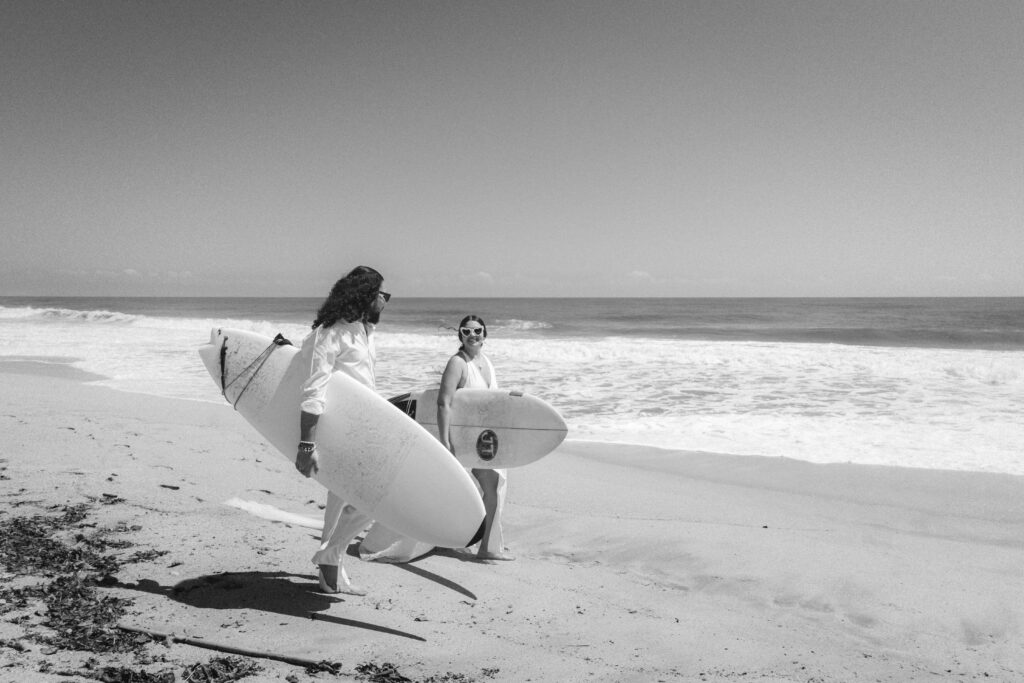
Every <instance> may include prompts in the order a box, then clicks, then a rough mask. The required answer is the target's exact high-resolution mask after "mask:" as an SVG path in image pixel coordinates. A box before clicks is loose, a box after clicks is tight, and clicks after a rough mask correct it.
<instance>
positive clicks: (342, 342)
mask: <svg viewBox="0 0 1024 683" xmlns="http://www.w3.org/2000/svg"><path fill="white" fill-rule="evenodd" d="M374 328H375V325H373V324H371V323H365V324H364V323H363V322H362V321H356V322H354V323H346V322H343V321H339V322H336V323H334V324H333V325H331V326H330V327H327V328H324V327H317V328H316V329H314V330H313V331H312V332H310V333H309V334H308V335H306V338H305V339H303V340H302V351H300V353H301V354H302V355H303V357H304V358H307V359H308V363H309V378H308V379H307V380H306V381H305V382H304V383H303V385H302V404H301V407H302V410H303V411H304V412H307V413H311V414H313V415H322V414H323V412H324V407H325V406H326V398H327V381H328V380H329V379H330V378H331V373H332V372H343V373H345V374H346V375H348V376H349V377H351V378H352V379H354V380H355V381H357V382H359V383H360V384H363V385H365V386H367V387H369V388H371V389H376V386H377V382H376V377H375V375H374V368H375V366H376V364H377V347H376V344H375V343H374V339H373V331H374Z"/></svg>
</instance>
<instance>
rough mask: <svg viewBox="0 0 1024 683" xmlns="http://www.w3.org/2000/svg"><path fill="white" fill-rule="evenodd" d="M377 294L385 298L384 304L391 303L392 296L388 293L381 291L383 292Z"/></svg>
mask: <svg viewBox="0 0 1024 683" xmlns="http://www.w3.org/2000/svg"><path fill="white" fill-rule="evenodd" d="M377 294H379V295H380V296H382V297H384V303H387V302H389V301H391V295H390V294H388V293H387V292H385V291H383V290H381V291H379V292H377Z"/></svg>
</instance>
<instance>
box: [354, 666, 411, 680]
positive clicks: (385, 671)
mask: <svg viewBox="0 0 1024 683" xmlns="http://www.w3.org/2000/svg"><path fill="white" fill-rule="evenodd" d="M356 671H357V672H358V673H359V675H358V676H356V680H359V681H370V683H412V679H411V678H406V677H405V676H403V675H402V674H400V673H398V669H397V668H396V667H395V665H394V664H392V663H391V662H384V663H383V664H376V663H374V662H366V663H365V664H360V665H359V666H357V667H356Z"/></svg>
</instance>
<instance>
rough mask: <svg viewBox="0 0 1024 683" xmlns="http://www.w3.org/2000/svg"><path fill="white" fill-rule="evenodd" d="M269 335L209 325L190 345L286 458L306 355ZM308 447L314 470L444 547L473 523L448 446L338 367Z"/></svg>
mask: <svg viewBox="0 0 1024 683" xmlns="http://www.w3.org/2000/svg"><path fill="white" fill-rule="evenodd" d="M278 340H280V341H281V342H282V343H281V344H277V343H275V341H278ZM278 340H271V339H270V338H269V337H264V336H263V335H260V334H256V333H254V332H248V331H244V330H233V329H223V328H215V329H213V330H212V331H211V333H210V343H209V344H207V345H205V346H203V347H201V348H200V349H199V355H200V357H202V359H203V363H204V364H205V365H206V368H207V370H209V372H210V375H211V376H212V377H213V380H214V382H215V383H216V384H217V386H218V387H219V388H220V389H221V391H222V393H223V395H224V397H225V398H226V399H227V400H228V402H229V403H231V404H232V405H233V406H234V407H235V409H236V410H237V411H238V412H239V414H241V415H242V417H244V418H245V419H246V421H248V422H249V424H251V425H252V426H253V427H255V428H256V430H257V431H258V432H259V433H260V434H262V435H263V437H264V438H266V439H267V441H269V442H270V443H271V444H272V445H273V446H274V447H275V448H277V449H278V450H279V451H280V452H281V454H282V455H284V457H285V458H287V459H288V460H289V462H293V463H294V462H295V451H296V446H297V444H298V442H299V404H300V402H301V400H300V395H301V387H302V384H303V382H304V381H305V379H306V377H308V375H309V367H310V358H309V357H308V352H307V353H306V354H303V353H300V352H299V350H298V349H296V348H295V347H294V346H291V345H290V344H289V343H288V342H287V341H286V340H283V339H282V338H280V336H279V338H278ZM317 450H318V452H319V454H320V472H319V473H318V474H316V475H314V478H315V479H316V480H317V481H318V482H320V483H321V484H322V485H324V486H326V487H327V488H328V489H330V490H331V491H333V492H335V493H336V494H338V495H339V496H340V497H341V498H342V499H344V500H345V501H346V502H348V503H350V504H352V505H354V506H355V507H356V508H358V509H359V510H361V511H363V512H365V513H366V514H368V515H370V516H372V517H373V518H374V519H376V520H378V521H380V522H382V523H383V524H385V525H387V526H388V527H390V528H392V529H395V530H398V531H400V532H401V533H403V534H407V535H409V536H411V537H413V538H416V539H420V540H422V541H425V542H429V543H432V544H434V545H438V546H444V547H461V546H465V545H470V544H472V543H473V542H474V540H475V539H476V538H477V534H478V533H479V532H480V531H481V525H482V524H483V519H484V507H483V503H482V502H481V500H480V495H479V493H478V492H477V489H476V487H475V485H474V483H473V481H472V479H471V478H470V475H469V474H468V473H467V472H466V471H465V470H464V469H463V468H462V466H461V465H459V463H458V462H456V460H455V459H454V458H452V456H451V453H449V452H448V451H447V450H446V449H445V448H444V447H443V446H442V445H441V444H440V442H439V441H438V440H437V438H436V437H434V436H432V435H431V434H429V433H428V432H427V431H426V430H425V429H423V428H422V427H421V426H420V425H419V424H417V423H416V422H414V421H412V420H410V419H408V418H407V417H406V416H404V415H402V414H401V413H400V412H398V411H396V410H395V408H394V406H393V405H391V404H390V403H388V402H387V401H385V400H384V399H383V398H382V397H380V396H378V395H377V394H376V393H375V392H373V391H372V390H370V389H368V388H367V387H365V386H363V385H362V384H360V383H359V382H356V381H355V380H353V379H352V378H350V377H348V376H346V375H344V374H341V373H337V372H336V373H333V374H332V375H331V378H330V381H329V383H328V387H327V408H326V410H325V411H324V414H323V415H321V416H320V421H319V423H318V425H317Z"/></svg>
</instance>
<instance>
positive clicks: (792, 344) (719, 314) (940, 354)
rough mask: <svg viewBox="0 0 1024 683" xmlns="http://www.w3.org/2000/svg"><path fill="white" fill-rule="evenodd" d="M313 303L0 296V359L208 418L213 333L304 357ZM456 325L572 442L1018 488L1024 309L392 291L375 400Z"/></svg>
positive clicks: (1009, 304)
mask: <svg viewBox="0 0 1024 683" xmlns="http://www.w3.org/2000/svg"><path fill="white" fill-rule="evenodd" d="M320 302H321V300H320V299H319V298H317V299H312V298H310V299H297V298H85V297H82V298H76V297H0V361H19V360H20V361H32V362H35V363H51V364H64V365H71V366H73V367H75V368H77V369H79V370H82V371H85V372H88V373H92V374H93V375H94V376H95V378H94V380H93V381H95V382H96V383H97V384H101V385H105V386H109V387H112V388H115V389H118V390H122V391H129V392H139V393H145V394H154V395H158V396H168V397H174V398H180V399H187V400H192V401H208V402H211V403H218V402H220V401H222V400H223V399H222V398H221V397H220V394H219V393H218V390H217V387H216V386H215V385H214V383H213V381H212V380H211V379H210V377H209V375H208V374H207V372H206V370H205V368H204V367H203V365H202V363H201V362H200V360H199V357H198V355H197V354H196V349H197V348H198V347H199V346H200V345H202V344H204V343H205V342H206V341H207V339H208V336H209V330H210V328H211V327H214V326H223V327H239V328H244V329H250V330H255V331H258V332H261V333H264V334H267V335H268V336H273V335H274V334H276V333H278V332H280V333H282V334H284V335H285V336H286V337H288V338H290V339H292V340H293V341H295V342H296V343H298V342H299V341H300V340H301V339H302V337H303V336H304V335H305V334H306V333H307V332H308V330H309V324H310V322H311V320H312V317H313V314H314V312H315V310H316V308H317V307H318V306H319V304H320ZM466 313H475V314H478V315H480V316H481V317H483V318H484V319H485V320H486V321H487V323H488V328H489V333H490V336H489V338H488V340H487V345H486V347H485V348H486V352H487V353H488V355H489V356H490V357H491V359H492V360H493V361H494V364H495V366H496V368H497V372H498V377H499V380H500V382H501V384H502V386H504V387H507V388H516V389H521V390H524V391H526V392H529V393H532V394H535V395H537V396H540V397H541V398H543V399H545V400H546V401H548V402H549V403H551V404H552V405H554V406H555V407H556V408H557V409H558V410H559V411H560V412H561V413H562V414H563V415H564V417H565V418H566V421H567V422H568V424H569V428H570V433H569V438H570V439H581V440H589V441H606V442H614V443H637V444H645V445H651V446H659V447H664V448H674V449H675V448H678V449H686V450H699V451H710V452H722V453H733V454H744V455H761V456H769V457H775V456H783V457H789V458H796V459H801V460H808V461H812V462H854V463H863V464H879V465H898V466H907V467H927V468H936V469H957V470H972V471H985V472H1003V473H1010V474H1016V475H1024V419H1022V417H1024V298H991V299H982V298H969V299H428V298H410V299H405V298H401V297H399V296H396V297H395V298H394V299H393V300H392V301H391V303H390V304H389V305H388V307H387V309H386V311H385V313H384V316H383V318H382V321H381V325H380V327H379V328H378V337H377V344H378V367H377V377H378V387H377V388H378V391H379V392H380V393H381V394H383V395H384V396H392V395H396V394H400V393H404V392H407V391H409V390H411V389H416V388H419V387H425V386H430V385H434V384H436V383H437V382H438V380H439V378H440V374H441V371H442V370H443V368H444V364H445V362H446V361H447V359H448V357H449V356H450V355H451V354H452V353H454V351H455V350H456V348H457V345H458V342H457V340H456V338H455V333H454V327H455V326H456V325H457V324H458V322H459V320H460V318H461V317H462V316H463V315H464V314H466ZM0 381H2V380H0Z"/></svg>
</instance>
